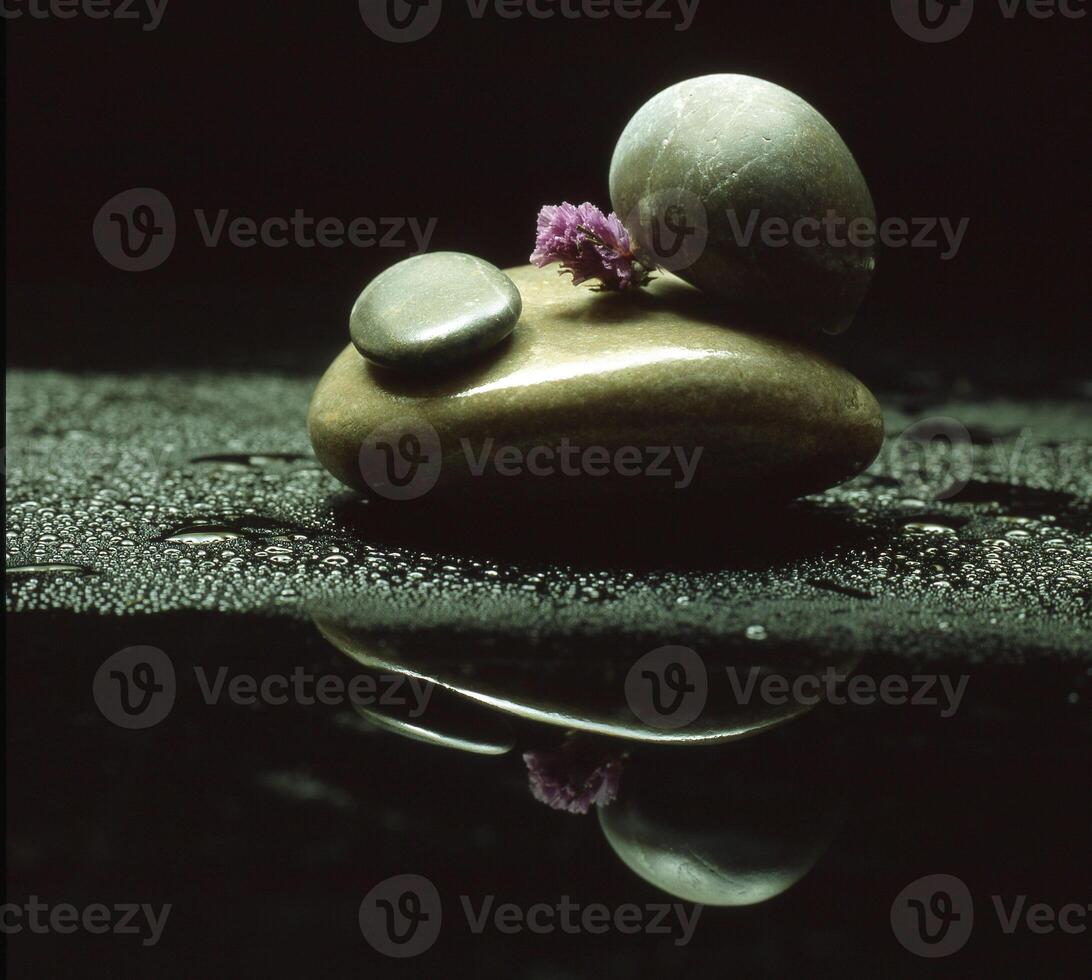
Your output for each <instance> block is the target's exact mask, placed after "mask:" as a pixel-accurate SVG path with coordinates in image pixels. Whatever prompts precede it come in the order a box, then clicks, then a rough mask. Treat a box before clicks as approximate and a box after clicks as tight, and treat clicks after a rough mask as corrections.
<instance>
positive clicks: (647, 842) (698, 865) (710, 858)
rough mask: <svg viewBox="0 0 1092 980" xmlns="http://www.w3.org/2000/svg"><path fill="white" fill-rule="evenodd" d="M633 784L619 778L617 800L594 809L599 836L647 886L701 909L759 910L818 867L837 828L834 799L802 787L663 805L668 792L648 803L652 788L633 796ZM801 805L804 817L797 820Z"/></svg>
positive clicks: (761, 788)
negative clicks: (813, 796)
mask: <svg viewBox="0 0 1092 980" xmlns="http://www.w3.org/2000/svg"><path fill="white" fill-rule="evenodd" d="M697 778H700V777H697ZM631 783H632V781H627V780H626V779H625V778H624V779H623V784H622V786H623V789H622V795H621V798H620V799H619V800H618V802H616V803H615V804H614V805H613V806H610V807H606V808H603V809H600V810H599V825H600V827H601V828H602V830H603V834H604V836H605V837H606V838H607V840H608V841H609V842H610V845H611V847H612V848H613V849H614V852H615V853H616V854H617V855H618V857H619V858H621V859H622V861H623V862H624V863H625V864H626V865H627V866H628V867H629V868H630V869H631V870H632V871H633V872H635V873H636V874H637V875H639V876H640V877H641V878H643V879H644V880H645V881H647V882H649V884H651V885H655V886H656V887H657V888H660V889H662V890H663V891H665V892H667V893H668V894H669V895H672V896H674V897H675V898H680V899H682V900H684V901H687V902H696V903H699V904H701V905H713V906H745V905H757V904H759V903H760V902H766V901H769V900H770V899H771V898H775V897H776V896H778V895H780V894H782V892H785V891H788V889H790V888H791V887H792V886H793V885H795V884H796V883H797V882H798V881H800V879H801V878H803V877H804V876H805V875H806V874H807V873H808V872H809V871H811V869H812V868H813V867H814V866H815V864H816V862H817V861H818V860H819V858H820V857H821V856H822V855H823V853H824V852H825V851H826V849H827V847H828V846H829V844H830V841H831V840H832V839H833V836H834V832H835V830H836V829H837V825H838V806H837V805H836V803H835V802H834V798H833V797H832V796H830V795H829V794H828V795H827V796H826V797H825V799H824V800H814V799H811V798H809V797H808V793H807V790H806V789H801V790H800V791H799V792H796V793H792V792H791V791H790V794H788V797H786V794H784V793H783V792H781V791H780V790H778V791H775V792H774V793H770V794H768V793H767V792H766V787H764V786H761V785H759V786H757V787H751V788H748V789H747V790H744V791H741V792H740V793H739V794H738V796H737V795H735V794H733V797H732V799H730V800H728V799H725V800H722V801H717V800H716V799H714V800H712V801H710V800H707V799H701V800H700V801H695V800H693V799H686V798H679V795H678V794H670V800H668V795H669V791H668V790H666V789H664V790H662V791H661V797H662V798H661V797H656V798H647V799H646V798H643V797H645V796H647V793H648V789H649V787H647V786H642V787H637V788H636V791H635V787H634V786H633V785H632V784H631ZM684 795H685V794H684ZM718 802H720V803H721V805H720V806H718V805H717V803H718ZM805 802H806V803H807V806H808V809H809V815H808V817H807V818H806V819H804V818H801V817H799V816H794V813H795V814H799V813H800V812H802V810H803V806H804V804H805Z"/></svg>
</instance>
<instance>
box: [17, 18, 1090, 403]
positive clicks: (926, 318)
mask: <svg viewBox="0 0 1092 980" xmlns="http://www.w3.org/2000/svg"><path fill="white" fill-rule="evenodd" d="M669 9H673V8H669ZM7 27H8V42H7V48H8V55H9V57H8V62H7V79H8V106H7V108H8V121H7V163H8V187H7V198H8V222H7V229H6V234H7V242H6V244H7V253H8V279H9V282H8V287H9V295H8V307H9V315H10V321H9V322H10V329H9V340H8V343H9V355H10V359H11V361H12V363H14V364H15V365H16V366H39V367H42V366H45V367H58V368H60V367H63V368H96V369H129V368H136V367H166V368H171V367H178V366H187V367H189V366H193V367H200V366H208V367H232V368H238V367H246V366H254V367H263V368H264V367H268V368H281V369H286V370H292V371H299V372H306V373H311V372H318V371H320V370H321V369H322V367H323V366H324V365H325V363H327V362H328V360H329V358H330V357H331V356H332V355H333V353H334V352H335V351H336V350H338V349H339V348H340V346H341V345H342V344H343V343H344V342H345V340H346V337H347V329H346V327H347V314H348V310H349V308H350V306H351V304H352V302H353V299H354V298H355V296H356V295H357V293H358V292H359V290H360V289H361V288H362V287H363V285H364V284H365V283H366V282H367V281H368V280H369V279H370V278H371V277H372V276H373V275H374V274H375V273H376V272H378V271H379V270H381V269H382V268H384V267H386V266H387V265H390V264H392V263H393V262H395V261H398V260H399V259H401V258H404V257H406V256H407V255H408V254H410V252H409V250H408V249H407V250H394V249H377V248H371V249H358V248H354V247H352V246H350V245H345V246H343V247H341V248H337V249H330V248H313V249H309V250H305V249H300V248H296V247H287V248H283V249H279V250H278V249H271V248H268V247H264V246H258V247H255V248H252V249H248V250H244V249H239V248H236V247H233V246H230V245H227V244H221V245H220V247H218V248H215V249H209V248H207V247H205V245H204V244H203V242H202V240H201V238H200V235H199V233H198V230H197V226H196V222H195V220H194V217H193V210H194V209H195V208H202V209H205V210H206V211H208V212H212V213H215V212H216V211H217V210H219V209H220V208H227V209H229V210H230V212H231V216H232V217H236V216H248V217H253V218H255V219H257V220H259V221H261V220H262V219H264V218H267V217H271V216H287V215H290V214H291V213H292V212H293V211H294V210H295V209H296V208H302V209H303V210H304V211H305V212H306V213H307V214H308V215H309V216H312V217H324V216H335V217H338V218H341V219H342V220H344V221H346V222H347V221H349V220H351V219H352V218H355V217H359V216H368V217H372V218H378V217H383V216H409V215H413V216H416V217H419V218H421V219H422V220H426V219H427V218H429V217H436V218H438V219H439V223H438V227H437V231H436V234H435V237H434V239H433V241H432V244H431V248H433V249H455V250H460V251H469V252H473V253H477V254H480V255H482V256H483V257H486V258H488V259H490V260H491V261H494V262H496V263H497V264H498V265H501V266H506V265H513V264H517V263H521V262H524V261H526V258H527V255H528V254H529V252H530V250H531V247H532V244H533V234H534V219H535V215H536V212H537V210H538V208H539V207H540V206H541V205H542V204H544V203H548V202H549V203H554V202H557V201H560V200H562V199H569V200H573V201H582V200H585V199H589V200H592V201H594V202H598V203H600V204H602V205H604V206H606V205H609V196H608V192H607V173H608V167H609V162H610V157H611V152H612V149H613V146H614V143H615V140H616V139H617V137H618V135H619V133H620V132H621V130H622V128H623V126H624V125H625V123H626V121H627V120H628V119H629V117H630V116H631V115H632V113H633V112H634V111H635V110H636V109H637V108H638V107H639V106H640V105H641V104H643V103H644V102H645V101H646V100H647V99H648V98H649V97H651V96H652V95H653V94H655V93H656V92H657V91H659V90H660V89H662V88H664V87H666V86H668V85H670V84H672V83H674V82H676V81H679V80H681V79H684V78H687V77H690V76H695V75H701V74H706V73H712V72H740V73H746V74H753V75H758V76H761V77H764V78H767V79H770V80H772V81H775V82H777V83H779V84H781V85H784V86H786V87H788V88H790V89H792V90H794V91H796V92H798V93H800V94H801V95H803V96H804V97H805V98H806V99H808V100H809V101H810V102H811V103H812V104H813V105H815V106H816V107H817V108H818V109H819V110H820V111H821V112H823V113H824V114H825V115H826V116H827V117H828V118H829V119H830V121H831V122H832V123H833V124H834V126H835V127H836V128H837V129H838V130H839V131H840V133H841V134H842V136H843V137H844V138H845V140H846V142H847V143H848V144H849V146H850V148H851V149H852V150H853V152H854V154H855V155H856V157H857V159H858V161H859V163H860V165H861V168H862V169H863V171H864V173H865V175H866V177H867V179H868V181H869V183H870V186H871V189H872V192H873V196H874V198H875V200H876V206H877V212H878V215H879V216H880V218H881V219H882V218H885V217H891V216H899V217H905V218H914V217H933V216H945V217H949V218H951V219H952V220H953V221H958V220H959V219H960V218H962V217H969V218H970V219H971V223H970V230H969V231H968V234H967V237H966V239H965V242H964V244H963V248H962V250H961V251H960V253H959V254H958V256H957V257H956V258H955V259H954V260H952V261H948V262H943V261H941V260H940V258H939V253H938V250H932V249H925V250H922V249H902V250H899V251H892V250H887V251H884V252H882V253H881V254H880V256H879V269H878V274H877V277H876V280H875V283H874V286H873V290H872V293H871V295H870V297H869V299H868V301H867V303H866V306H865V308H864V309H863V311H862V314H861V316H860V318H859V320H858V323H857V326H856V328H855V329H854V331H853V332H852V333H851V334H850V335H848V337H846V338H842V339H841V340H840V341H838V342H837V344H836V345H835V350H836V351H838V352H840V353H839V354H838V356H841V357H843V359H845V360H847V361H850V362H851V363H853V364H854V366H856V367H857V368H858V370H861V369H862V367H861V365H862V363H863V364H866V365H871V373H869V372H868V371H867V370H866V371H865V377H866V379H867V380H869V381H870V382H872V383H876V382H880V383H882V381H883V379H884V376H885V375H886V374H888V373H889V372H893V371H898V370H902V369H903V368H914V369H922V368H927V369H930V370H934V371H937V370H939V371H944V372H947V374H948V375H949V376H951V377H958V376H962V375H967V376H969V377H971V378H975V377H976V376H977V375H979V374H982V373H983V372H985V373H988V374H989V376H990V377H991V378H993V379H997V378H1003V379H1006V380H1011V381H1017V382H1020V383H1021V384H1022V385H1023V386H1024V387H1025V388H1028V389H1029V390H1033V391H1034V392H1036V393H1040V394H1045V393H1049V392H1050V391H1051V390H1052V389H1053V386H1054V385H1055V384H1056V383H1064V381H1065V378H1066V377H1067V376H1068V377H1074V376H1079V375H1081V374H1082V373H1084V372H1086V371H1087V366H1088V360H1087V355H1086V353H1085V351H1086V347H1087V343H1086V340H1085V333H1086V328H1087V321H1088V310H1089V308H1090V306H1089V291H1088V268H1089V250H1088V247H1087V238H1086V228H1087V217H1088V214H1089V213H1090V208H1089V199H1088V198H1089V192H1088V172H1089V159H1088V154H1087V152H1086V151H1087V146H1086V143H1087V119H1088V106H1087V96H1088V82H1089V72H1088V64H1089V57H1088V55H1089V38H1090V34H1089V32H1090V30H1092V17H1085V18H1084V19H1083V20H1072V19H1069V18H1066V17H1063V16H1060V15H1059V16H1056V17H1054V18H1053V19H1049V20H1038V19H1035V18H1033V17H1031V16H1029V15H1028V14H1027V13H1026V12H1021V13H1020V14H1018V15H1017V16H1016V17H1015V18H1014V19H1013V20H1007V19H1005V18H1004V17H1003V16H1002V14H1001V12H1000V10H999V9H998V7H997V5H996V3H995V2H993V0H989V2H987V0H979V4H978V10H977V11H976V14H975V17H974V19H973V21H972V23H971V25H970V27H969V28H968V30H967V31H966V32H965V33H964V34H963V35H962V36H961V37H959V38H957V39H955V40H952V41H950V42H947V43H942V44H924V43H921V42H918V41H915V40H912V39H911V38H910V37H908V36H907V35H905V34H904V33H903V32H902V31H901V30H900V29H899V27H898V26H897V25H896V23H895V21H894V19H893V18H892V16H891V12H890V8H889V4H888V3H887V2H886V0H872V2H868V3H859V2H855V3H851V4H850V3H839V4H827V3H824V4H819V3H810V2H809V3H784V2H763V3H755V2H750V3H742V2H738V3H737V2H726V0H703V2H702V3H701V5H700V6H699V8H698V12H697V16H696V19H695V22H694V25H693V27H692V28H691V29H690V30H689V31H685V32H678V31H675V30H674V29H673V26H672V24H671V23H669V22H664V21H658V20H636V21H625V20H620V19H618V18H613V17H612V18H610V19H608V20H606V21H593V20H587V19H583V20H577V21H570V20H564V19H561V18H555V19H554V20H552V21H541V20H536V19H532V18H530V17H524V18H523V19H521V20H515V21H509V20H504V19H501V18H500V17H498V16H497V15H496V14H495V13H490V14H488V15H487V16H486V17H485V18H484V19H482V20H474V19H472V18H471V17H470V16H469V14H468V11H467V7H466V4H465V3H462V2H456V0H447V3H446V5H445V10H444V14H443V17H442V18H441V21H440V24H439V26H438V27H437V29H436V30H435V31H434V32H433V33H432V34H431V35H429V36H428V37H426V38H424V39H423V40H421V41H418V42H416V43H412V44H392V43H389V42H386V41H383V40H381V39H379V38H378V37H376V36H375V35H374V34H373V33H371V31H370V30H369V29H368V28H367V27H366V26H365V24H364V23H363V21H362V19H361V17H360V15H359V11H358V7H357V4H356V3H355V2H353V0H340V2H333V3H331V2H327V3H323V4H289V3H280V4H273V3H267V2H262V3H257V2H240V0H233V2H231V3H223V2H219V0H216V2H214V0H186V2H185V3H181V2H177V0H171V2H169V3H168V6H167V9H166V14H165V17H164V19H163V21H162V23H161V24H160V26H159V28H158V30H156V31H153V32H143V31H142V30H141V25H140V23H139V22H133V21H113V20H103V21H92V20H87V19H86V18H77V19H75V20H70V21H59V20H56V19H52V20H32V19H30V18H28V17H24V18H23V19H21V20H18V21H14V22H9V23H8V25H7ZM134 186H148V187H154V188H157V189H159V190H161V191H163V192H164V193H165V194H166V195H167V196H168V197H169V198H170V199H171V201H172V202H173V204H174V207H175V210H176V213H177V215H178V221H179V235H178V242H177V246H176V248H175V251H174V253H173V254H172V256H171V257H170V258H169V259H168V261H167V262H166V263H165V264H164V265H163V266H161V267H160V268H158V269H155V270H153V271H149V272H144V273H126V272H122V271H119V270H116V269H114V268H112V267H111V266H109V265H108V264H107V263H106V262H105V261H104V260H103V259H102V258H101V257H100V256H99V254H98V253H97V251H96V250H95V247H94V244H93V242H92V237H91V224H92V220H93V219H94V217H95V215H96V213H97V212H98V210H99V208H100V207H101V206H102V205H103V204H104V203H105V201H106V200H107V199H108V198H110V197H112V196H113V195H114V194H117V193H119V192H120V191H122V190H125V189H127V188H130V187H134Z"/></svg>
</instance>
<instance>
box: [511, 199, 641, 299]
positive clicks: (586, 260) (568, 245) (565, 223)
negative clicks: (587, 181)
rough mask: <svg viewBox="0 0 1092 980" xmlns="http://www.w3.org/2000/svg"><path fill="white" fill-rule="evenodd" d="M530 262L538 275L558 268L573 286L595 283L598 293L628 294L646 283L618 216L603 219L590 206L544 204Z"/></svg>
mask: <svg viewBox="0 0 1092 980" xmlns="http://www.w3.org/2000/svg"><path fill="white" fill-rule="evenodd" d="M531 261H532V262H533V263H534V264H535V265H537V266H538V267H539V268H540V269H541V268H543V267H544V266H547V265H549V264H550V263H551V262H560V263H561V268H562V269H563V270H564V271H565V272H569V273H571V274H572V277H573V285H574V286H579V285H580V284H581V283H582V282H586V281H587V280H588V279H598V280H599V282H600V283H601V285H600V287H599V288H600V289H630V288H631V287H633V286H643V285H645V284H646V283H647V282H648V279H649V274H648V270H647V269H646V268H645V267H644V266H643V265H641V263H640V262H638V261H637V260H636V258H634V255H633V244H632V242H631V241H630V237H629V232H628V231H626V229H625V226H624V225H623V224H622V222H621V221H620V220H619V218H618V215H616V214H615V213H614V212H613V211H612V212H611V213H610V214H609V215H606V214H603V212H602V211H600V210H599V208H597V207H596V206H595V205H594V204H581V205H580V206H579V207H577V206H576V205H574V204H569V203H567V202H566V203H564V204H547V205H546V206H545V207H544V208H543V209H542V210H541V211H540V212H539V213H538V235H537V236H536V238H535V250H534V252H532V253H531Z"/></svg>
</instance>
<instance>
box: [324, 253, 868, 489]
mask: <svg viewBox="0 0 1092 980" xmlns="http://www.w3.org/2000/svg"><path fill="white" fill-rule="evenodd" d="M509 275H510V277H511V278H512V280H513V281H514V282H515V283H516V284H517V285H518V287H519V290H520V292H521V293H522V295H523V299H524V312H523V318H522V321H521V325H520V329H519V330H518V331H517V332H516V333H515V335H514V336H513V337H512V339H511V341H510V342H509V343H507V344H505V345H504V346H503V347H502V348H500V349H498V350H496V351H495V352H493V353H492V354H491V355H490V356H489V357H486V358H484V359H482V360H481V361H479V362H478V363H476V364H474V365H473V366H470V367H467V368H465V369H464V370H462V371H460V372H458V373H456V374H450V375H446V376H444V377H442V378H436V377H417V376H410V375H402V374H395V373H394V372H388V371H384V370H382V369H379V368H375V367H373V366H370V365H368V364H367V363H365V362H364V361H362V360H361V359H360V357H359V356H357V353H356V351H355V350H354V349H353V348H349V349H347V350H346V351H345V352H343V353H342V354H341V356H340V357H338V358H337V359H336V360H335V362H334V363H333V364H332V365H331V367H330V368H329V370H328V371H327V373H326V375H325V377H324V378H323V379H322V380H321V382H320V383H319V385H318V388H317V389H316V391H315V394H314V396H313V398H312V402H311V408H310V412H309V419H308V427H309V431H310V435H311V441H312V445H313V446H314V449H315V453H316V455H317V456H318V458H319V460H320V462H322V464H323V465H324V466H325V467H326V468H327V469H328V470H329V471H330V472H331V473H333V474H334V475H335V476H336V477H337V478H338V479H339V480H341V481H342V482H343V483H345V484H346V485H348V486H350V487H353V488H355V489H358V490H362V491H368V490H369V489H372V490H374V489H376V488H375V486H374V484H370V483H369V479H366V474H365V472H363V470H362V465H361V458H362V457H361V450H362V447H363V446H365V445H367V444H369V443H371V444H375V443H376V442H377V441H378V442H381V443H384V444H385V445H386V446H387V447H388V448H392V447H393V448H395V449H396V450H397V449H399V447H403V448H404V446H405V445H406V443H405V442H404V441H403V440H405V439H406V438H407V435H406V434H405V433H402V431H401V429H400V428H399V427H400V426H406V425H410V424H411V425H412V426H413V427H414V428H415V431H414V432H413V433H410V434H409V437H411V442H413V444H414V445H417V446H423V445H424V444H425V442H427V441H429V440H426V439H425V436H424V432H425V431H426V430H427V431H428V432H429V433H430V434H431V436H430V438H431V441H432V442H433V443H434V444H435V446H436V447H437V450H436V455H435V456H434V458H432V459H431V460H430V465H434V466H435V472H434V473H432V474H431V477H433V478H434V479H431V481H430V482H429V483H428V485H427V488H426V489H425V490H423V491H422V495H423V494H424V493H427V494H428V495H429V499H430V500H431V499H433V498H434V497H448V498H454V499H457V500H462V501H470V500H472V499H488V500H489V501H490V502H491V503H492V504H493V505H495V506H501V505H502V504H503V503H504V501H505V500H506V499H513V500H517V499H518V500H519V501H520V502H521V503H526V502H527V501H528V500H532V499H541V500H543V501H544V502H548V503H549V504H550V505H551V506H556V505H557V503H558V502H559V501H562V500H566V499H568V500H576V501H584V502H588V501H590V500H592V499H594V498H595V497H597V496H598V497H600V498H601V499H606V500H608V501H609V500H611V499H613V498H614V497H615V496H616V495H617V494H625V495H627V496H634V497H637V498H641V499H655V500H659V501H663V502H666V501H669V500H670V501H672V502H676V503H678V505H679V506H680V507H687V506H689V505H690V504H692V503H695V502H697V501H698V500H704V501H706V502H709V501H713V502H723V501H728V500H734V499H738V498H746V497H750V498H754V499H761V500H763V501H768V500H771V499H784V500H788V499H791V498H793V497H796V496H799V495H802V494H806V493H811V492H815V491H819V490H822V489H824V488H826V487H830V486H833V485H834V484H837V483H840V482H842V481H844V480H847V479H849V478H851V477H853V476H855V475H856V474H857V473H859V472H861V471H862V470H863V469H864V468H865V467H867V466H868V465H869V463H871V461H872V460H873V459H874V458H875V456H876V453H877V452H878V451H879V447H880V444H881V440H882V435H883V427H882V421H881V416H880V410H879V407H878V405H877V404H876V401H875V399H874V398H873V396H872V394H871V393H870V392H869V391H868V389H867V388H866V387H865V386H864V385H863V384H862V383H861V382H860V381H858V380H857V379H856V378H854V377H853V376H852V375H850V374H849V373H848V372H846V371H845V370H843V369H842V368H839V367H837V366H835V365H834V364H832V363H830V362H829V361H827V360H825V359H824V358H822V357H820V356H819V355H817V354H815V353H813V352H812V351H809V350H807V349H805V348H803V347H800V346H797V345H796V344H794V343H792V342H790V341H787V340H784V339H779V338H775V337H768V336H762V335H757V334H753V333H747V332H743V331H740V330H735V329H732V328H731V327H729V326H726V325H725V324H724V323H723V322H722V321H721V320H719V319H718V317H717V315H716V314H717V311H716V310H715V309H711V308H710V304H709V302H708V299H707V298H706V297H703V296H702V294H701V293H700V292H699V291H698V290H696V289H694V288H693V287H691V286H688V285H687V284H686V283H684V282H682V281H681V280H679V279H678V278H676V277H674V276H671V275H661V276H660V277H659V278H658V279H657V280H656V281H654V282H653V283H652V284H651V286H650V287H649V288H648V289H644V290H639V291H631V292H628V293H624V294H623V293H613V294H600V293H595V292H592V291H591V290H588V289H574V288H573V287H572V285H571V284H570V283H569V281H568V280H567V279H564V278H561V277H559V276H558V274H557V268H556V267H550V268H546V269H541V270H540V269H536V268H533V267H531V266H525V267H522V268H517V269H512V270H509ZM376 433H380V434H381V436H382V438H379V439H377V436H376ZM414 440H416V441H414ZM565 446H568V447H569V449H570V450H572V451H573V452H574V453H576V455H575V456H573V465H572V466H570V467H569V468H568V470H567V469H566V467H565V465H564V460H563V458H562V456H561V451H562V449H563V448H564V447H565ZM593 451H594V459H595V463H596V465H595V467H594V468H593V467H592V465H591V464H590V462H588V461H589V460H590V459H591V458H592V456H591V455H587V454H592V453H593ZM631 451H634V452H635V455H634V454H633V452H631ZM665 451H666V452H665ZM623 455H624V456H625V461H626V467H625V468H623V467H622V466H621V465H620V463H619V461H620V460H622V459H623ZM604 461H605V462H604ZM688 466H689V467H690V468H689V469H687V467H688ZM544 468H545V469H547V470H550V472H548V473H545V474H544V473H543V472H542V470H543V469H544ZM574 468H575V472H573V469H574Z"/></svg>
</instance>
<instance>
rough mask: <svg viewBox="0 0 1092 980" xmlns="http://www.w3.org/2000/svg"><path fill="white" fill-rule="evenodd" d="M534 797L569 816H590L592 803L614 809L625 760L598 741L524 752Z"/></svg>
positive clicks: (574, 741)
mask: <svg viewBox="0 0 1092 980" xmlns="http://www.w3.org/2000/svg"><path fill="white" fill-rule="evenodd" d="M523 761H524V762H525V763H526V764H527V777H528V780H529V782H530V784H531V795H532V796H534V798H535V799H536V800H538V801H539V802H540V803H545V804H546V805H547V806H549V807H552V808H553V809H555V810H564V811H566V812H567V813H587V812H588V810H589V809H590V808H591V806H592V804H595V805H597V806H610V804H611V803H613V802H614V800H615V797H617V796H618V787H619V784H620V783H621V781H622V757H621V756H619V755H614V754H612V753H610V752H607V751H604V750H603V749H602V748H600V747H599V746H597V745H596V744H595V743H594V742H591V743H589V742H588V741H587V740H585V739H580V738H570V739H569V740H568V741H566V742H565V743H564V744H563V745H562V746H561V748H559V749H556V750H555V751H552V752H541V751H535V752H524V753H523Z"/></svg>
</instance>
